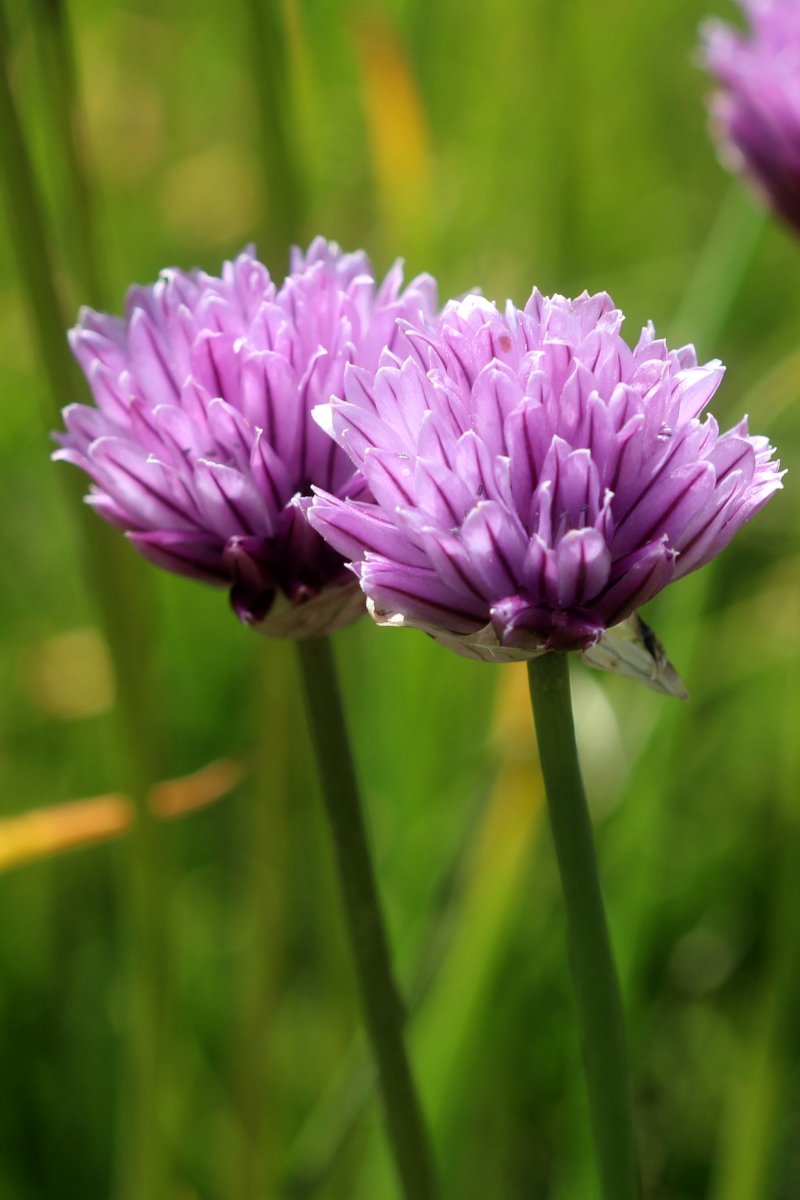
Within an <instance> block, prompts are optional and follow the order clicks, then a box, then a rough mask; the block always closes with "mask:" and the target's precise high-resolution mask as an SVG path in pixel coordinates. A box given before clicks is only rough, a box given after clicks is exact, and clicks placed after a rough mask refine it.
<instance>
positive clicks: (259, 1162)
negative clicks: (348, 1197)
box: [225, 639, 300, 1200]
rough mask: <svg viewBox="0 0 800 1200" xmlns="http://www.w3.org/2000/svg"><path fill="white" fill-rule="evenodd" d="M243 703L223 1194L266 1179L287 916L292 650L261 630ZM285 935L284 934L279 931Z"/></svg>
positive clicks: (262, 1188)
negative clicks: (247, 740) (243, 779)
mask: <svg viewBox="0 0 800 1200" xmlns="http://www.w3.org/2000/svg"><path fill="white" fill-rule="evenodd" d="M254 658H255V662H256V666H257V671H256V674H255V677H254V679H253V681H252V682H253V696H252V704H251V706H250V710H251V715H250V726H251V739H252V744H253V751H252V755H251V758H252V762H251V764H250V765H251V771H250V787H249V788H248V793H249V794H248V796H247V801H248V803H247V804H246V806H245V808H244V811H243V820H242V822H241V828H240V830H239V836H240V838H241V850H240V857H241V860H242V872H241V874H242V883H241V897H240V902H239V904H238V905H237V908H236V910H235V920H236V922H237V926H238V930H237V936H238V938H239V939H241V940H242V941H243V942H244V946H245V948H246V949H245V950H244V952H243V954H242V956H241V959H240V961H241V969H240V970H239V972H238V973H237V977H236V983H235V989H236V997H235V1003H236V1015H237V1022H236V1031H235V1034H234V1038H233V1047H232V1049H233V1065H232V1072H231V1073H232V1085H231V1087H232V1096H231V1109H232V1115H233V1117H234V1131H233V1137H232V1146H231V1155H230V1162H229V1164H228V1184H227V1187H226V1190H225V1197H226V1200H251V1197H254V1196H271V1195H275V1194H276V1188H275V1159H276V1146H275V1140H276V1136H275V1129H274V1126H273V1124H272V1123H271V1121H270V1113H271V1112H273V1111H274V1110H275V1108H276V1106H277V1104H278V1101H279V1094H278V1095H276V1087H277V1086H278V1081H277V1080H276V1078H275V1073H274V1067H275V1056H276V1049H275V1042H276V1027H277V1010H278V1007H279V999H280V997H279V983H280V978H281V970H282V967H283V965H284V964H283V955H284V953H285V949H286V947H285V937H284V931H285V927H286V923H287V913H286V911H285V910H286V906H287V896H286V891H287V886H286V885H287V879H286V870H287V862H286V860H287V829H286V823H287V820H288V816H289V796H290V792H291V788H290V782H291V780H290V776H291V770H290V767H291V762H292V758H293V751H294V749H295V741H296V738H295V735H294V730H295V728H296V724H297V721H298V719H299V716H300V713H299V709H300V703H299V696H298V695H297V688H296V686H295V681H294V650H293V647H292V645H291V642H289V641H288V640H283V641H281V640H278V639H271V640H270V641H264V643H263V645H259V646H258V647H257V648H256V653H255V655H254ZM287 936H288V934H287Z"/></svg>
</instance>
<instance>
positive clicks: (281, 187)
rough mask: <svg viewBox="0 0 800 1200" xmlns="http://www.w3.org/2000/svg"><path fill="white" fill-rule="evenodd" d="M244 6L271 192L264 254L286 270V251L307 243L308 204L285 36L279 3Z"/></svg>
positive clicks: (247, 1) (269, 0)
mask: <svg viewBox="0 0 800 1200" xmlns="http://www.w3.org/2000/svg"><path fill="white" fill-rule="evenodd" d="M244 6H245V16H246V18H247V54H248V56H249V59H250V78H251V80H252V84H253V87H254V90H255V93H256V100H257V105H258V129H259V134H260V140H261V165H262V169H263V172H264V178H265V181H266V187H267V215H266V220H265V223H264V232H263V235H262V237H263V244H264V250H263V255H264V256H265V257H266V259H267V261H271V263H272V265H273V267H274V268H275V269H276V270H277V269H278V268H279V269H280V270H281V271H283V270H284V269H285V265H286V258H287V249H288V247H289V246H290V245H292V244H294V243H296V242H299V241H302V240H303V236H304V232H305V212H306V203H307V197H306V184H305V178H304V174H303V170H302V168H301V165H300V157H301V155H300V142H299V138H298V134H297V129H296V121H295V113H294V103H295V98H294V95H293V91H292V81H291V75H290V71H289V66H288V60H287V31H286V28H285V24H284V20H283V16H282V14H281V6H280V5H279V4H278V3H276V0H244ZM295 32H296V31H295ZM295 45H297V40H296V37H295Z"/></svg>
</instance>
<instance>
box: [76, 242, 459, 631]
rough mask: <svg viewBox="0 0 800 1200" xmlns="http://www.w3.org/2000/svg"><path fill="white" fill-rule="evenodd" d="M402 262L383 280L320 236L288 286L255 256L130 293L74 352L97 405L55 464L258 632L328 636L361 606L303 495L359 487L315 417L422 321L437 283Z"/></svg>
mask: <svg viewBox="0 0 800 1200" xmlns="http://www.w3.org/2000/svg"><path fill="white" fill-rule="evenodd" d="M401 284H402V269H401V266H400V264H399V263H396V264H395V266H394V267H393V268H392V269H391V271H390V272H389V274H388V275H387V277H386V279H385V280H384V282H383V283H382V284H381V285H380V287H377V286H376V283H375V280H374V278H373V272H372V268H371V265H370V262H369V259H368V258H367V256H366V255H365V254H363V253H355V254H343V253H342V252H341V250H340V249H339V247H338V246H337V245H335V244H334V243H332V242H326V241H325V240H324V239H322V238H317V239H316V240H315V241H314V242H313V243H312V244H311V246H310V248H309V250H308V252H307V253H306V254H303V253H301V252H300V251H299V250H297V249H295V250H294V251H293V253H292V259H291V273H290V275H289V276H288V278H287V279H286V280H285V281H284V283H283V284H282V285H281V287H280V288H276V286H275V284H274V283H273V281H272V280H271V278H270V275H269V272H268V271H267V269H266V267H264V266H263V265H262V264H261V263H260V262H258V261H257V260H256V258H255V257H254V253H253V251H252V250H246V251H245V252H244V253H243V254H241V255H240V256H239V257H238V258H237V259H236V260H235V261H234V262H227V263H225V265H224V266H223V269H222V275H221V277H216V276H211V275H207V274H205V273H204V272H202V271H192V272H189V273H187V272H184V271H180V270H174V269H170V270H166V271H164V272H162V274H161V278H160V280H159V281H158V282H157V283H155V284H153V285H152V286H148V287H134V288H131V290H130V291H129V292H128V296H127V303H126V306H125V315H124V317H115V316H109V315H106V314H104V313H98V312H94V311H92V310H91V309H83V310H82V312H81V314H80V319H79V322H78V324H77V326H76V327H75V329H73V330H72V331H71V333H70V342H71V345H72V349H73V351H74V353H75V356H76V357H77V359H78V362H79V363H80V365H81V367H82V369H83V371H84V373H85V375H86V377H87V379H88V381H89V385H90V388H91V391H92V393H93V396H94V399H95V402H96V407H91V406H88V405H83V404H72V405H70V406H69V407H68V408H66V409H65V411H64V420H65V423H66V429H67V432H66V433H62V434H60V435H58V436H57V440H58V441H59V442H60V445H61V448H60V449H59V450H58V451H57V452H56V453H55V455H54V457H55V458H58V459H65V460H66V461H68V462H71V463H74V464H76V465H77V466H79V467H81V468H82V469H83V470H84V471H85V472H86V473H87V475H89V477H90V478H91V480H92V487H91V490H90V493H89V496H88V497H87V500H88V503H90V504H91V505H92V506H93V507H94V508H95V509H96V510H97V512H98V513H99V514H100V516H102V517H104V518H105V519H106V520H107V521H109V522H111V523H112V524H113V525H116V526H118V527H119V528H120V529H122V530H124V532H125V534H126V536H127V538H128V539H129V541H130V542H131V543H132V544H133V545H134V546H135V547H136V549H137V550H138V551H139V552H140V553H141V554H143V555H144V556H145V557H147V558H149V559H151V560H152V561H153V562H155V563H157V564H158V565H159V566H162V567H166V568H167V569H168V570H170V571H174V572H177V573H178V574H181V575H188V576H191V577H193V578H196V579H201V580H204V581H205V582H208V583H212V584H219V585H222V586H225V587H228V588H229V589H230V597H231V602H232V605H233V608H234V610H235V612H236V613H237V614H238V616H239V617H240V618H241V620H242V621H244V622H246V623H248V624H252V625H254V626H256V627H257V628H259V629H260V630H261V631H262V632H265V633H268V634H275V635H286V636H291V637H303V636H307V635H312V634H320V633H326V632H329V631H330V630H331V629H333V628H336V627H338V626H339V625H342V624H345V623H346V622H348V621H350V620H352V619H354V618H355V617H356V616H358V615H359V614H360V612H361V611H363V607H364V604H363V597H362V596H361V595H360V593H359V591H358V587H357V585H356V583H355V581H354V580H353V578H352V576H351V575H350V573H349V572H348V571H347V570H346V568H345V566H344V562H343V559H342V557H341V555H340V554H339V553H338V552H337V551H336V550H334V549H332V548H331V547H330V546H328V545H326V544H325V542H323V540H322V539H321V538H320V537H319V536H318V535H317V534H316V533H314V532H313V530H312V529H310V527H309V526H308V524H307V522H306V520H305V518H304V517H303V515H302V512H301V510H300V508H299V507H298V506H297V505H296V504H295V503H293V499H294V498H295V497H297V496H298V495H304V494H308V493H309V492H310V489H311V486H312V484H316V485H318V486H319V487H322V488H324V489H325V491H326V492H328V493H330V494H331V495H334V496H338V497H339V498H340V499H345V498H348V497H351V498H354V497H357V496H359V495H360V494H361V492H362V491H363V489H364V481H363V479H362V478H361V477H360V476H359V475H357V474H356V472H355V470H354V468H353V465H352V463H351V462H350V460H349V458H348V457H347V455H346V454H345V453H344V452H343V451H342V450H340V449H339V448H338V447H337V446H336V445H335V444H334V443H333V442H332V441H331V440H330V439H329V438H328V437H326V435H325V434H324V433H323V432H322V430H320V429H319V427H318V426H317V425H316V423H315V422H314V421H313V420H312V418H311V410H312V409H313V408H314V407H315V405H317V404H319V403H320V402H322V401H324V400H327V399H328V398H329V396H330V395H331V394H332V393H335V392H340V391H341V389H342V381H343V374H344V370H345V366H346V365H347V364H352V365H355V366H357V367H359V369H365V370H373V369H374V368H375V367H376V366H377V363H378V359H379V356H380V354H381V352H382V350H383V349H384V348H385V347H387V346H389V347H391V346H392V345H393V343H394V341H395V339H396V337H397V329H396V320H397V318H398V317H405V318H410V319H417V318H420V319H427V318H428V317H430V316H431V315H432V312H433V306H434V304H435V290H436V289H435V284H434V282H433V280H432V279H430V278H429V277H425V276H421V277H419V278H417V279H415V280H414V281H413V282H412V283H411V284H410V285H409V286H408V287H407V288H406V289H405V290H404V291H402V290H401Z"/></svg>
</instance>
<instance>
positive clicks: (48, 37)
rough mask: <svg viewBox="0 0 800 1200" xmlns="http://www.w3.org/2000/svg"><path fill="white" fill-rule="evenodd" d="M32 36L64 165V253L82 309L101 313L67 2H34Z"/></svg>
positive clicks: (104, 298) (102, 287) (93, 209)
mask: <svg viewBox="0 0 800 1200" xmlns="http://www.w3.org/2000/svg"><path fill="white" fill-rule="evenodd" d="M30 7H31V14H32V18H33V20H32V25H33V32H34V36H35V38H36V41H37V44H38V50H39V56H40V59H41V63H42V71H43V75H44V78H45V80H46V84H47V86H46V95H47V99H48V107H49V116H50V119H51V123H52V125H53V134H54V143H55V148H56V150H57V151H60V158H61V161H62V164H63V177H64V184H65V186H64V188H63V190H62V189H60V194H61V198H62V202H63V205H64V207H65V208H66V210H67V211H66V220H65V221H64V228H65V230H66V231H68V235H69V236H68V237H66V238H65V239H64V247H65V253H66V256H67V259H68V261H70V262H71V263H72V264H73V272H74V275H75V278H76V280H77V282H78V285H79V288H80V293H81V303H82V304H91V305H93V306H94V307H97V308H102V307H104V306H106V305H107V304H108V294H107V288H106V284H105V278H104V271H103V267H102V258H101V254H100V246H99V241H98V237H97V205H96V202H95V188H94V186H93V179H92V171H91V164H90V155H89V138H88V131H87V127H86V119H85V113H84V110H83V106H82V104H81V102H80V88H79V80H78V73H77V66H76V60H75V49H74V44H73V40H72V31H71V28H70V23H69V12H68V10H67V6H66V3H65V0H30Z"/></svg>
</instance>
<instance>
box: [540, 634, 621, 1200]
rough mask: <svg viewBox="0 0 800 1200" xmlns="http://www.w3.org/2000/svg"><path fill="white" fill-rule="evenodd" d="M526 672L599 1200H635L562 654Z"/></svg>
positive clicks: (602, 928)
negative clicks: (558, 879)
mask: <svg viewBox="0 0 800 1200" xmlns="http://www.w3.org/2000/svg"><path fill="white" fill-rule="evenodd" d="M528 676H529V681H530V689H531V702H532V704H533V713H534V721H535V724H536V736H537V739H538V743H539V758H540V761H541V765H542V775H543V777H544V783H545V790H546V792H547V804H548V811H549V814H550V825H551V828H552V831H553V841H554V843H555V849H556V857H557V859H558V867H559V872H560V875H561V886H562V889H563V892H564V902H565V906H566V914H567V938H568V944H569V950H570V965H571V968H572V979H573V984H574V987H575V995H576V1000H577V1005H578V1014H579V1018H580V1023H581V1026H582V1034H583V1050H584V1060H585V1070H586V1080H587V1084H588V1090H589V1105H590V1109H591V1113H592V1121H593V1127H594V1139H595V1148H596V1152H597V1158H598V1162H599V1167H600V1178H601V1182H602V1195H603V1197H604V1200H639V1197H640V1196H641V1187H640V1183H639V1171H638V1163H637V1152H636V1140H635V1136H634V1129H633V1103H632V1099H631V1088H630V1080H629V1072H628V1053H627V1047H626V1044H625V1030H624V1025H623V1017H622V1001H621V998H620V991H619V983H618V981H617V974H616V969H615V967H614V959H613V955H612V952H611V942H610V939H609V935H608V927H607V924H606V917H605V910H604V907H603V896H602V892H601V889H600V878H599V875H598V871H597V858H596V855H595V850H594V839H593V836H592V824H591V820H590V818H589V811H588V809H587V807H586V798H585V795H584V790H583V783H582V781H581V774H580V767H579V765H578V752H577V747H576V745H575V729H574V725H573V720H572V705H571V700H570V688H569V663H568V656H567V655H566V654H558V653H553V654H545V655H543V656H542V657H540V658H535V659H532V660H531V661H530V662H529V664H528Z"/></svg>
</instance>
